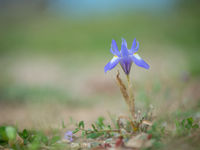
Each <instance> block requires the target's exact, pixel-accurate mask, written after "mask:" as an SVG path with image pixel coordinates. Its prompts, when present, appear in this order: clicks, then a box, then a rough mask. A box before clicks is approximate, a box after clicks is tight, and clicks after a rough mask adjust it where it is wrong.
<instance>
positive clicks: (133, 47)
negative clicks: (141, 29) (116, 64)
mask: <svg viewBox="0 0 200 150" xmlns="http://www.w3.org/2000/svg"><path fill="white" fill-rule="evenodd" d="M135 47H136V38H135V39H134V40H133V44H132V47H131V51H133V50H134V49H135Z"/></svg>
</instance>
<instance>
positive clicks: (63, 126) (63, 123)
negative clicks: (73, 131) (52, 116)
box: [62, 120, 66, 129]
mask: <svg viewBox="0 0 200 150" xmlns="http://www.w3.org/2000/svg"><path fill="white" fill-rule="evenodd" d="M62 128H63V129H65V128H66V126H65V122H64V121H63V120H62Z"/></svg>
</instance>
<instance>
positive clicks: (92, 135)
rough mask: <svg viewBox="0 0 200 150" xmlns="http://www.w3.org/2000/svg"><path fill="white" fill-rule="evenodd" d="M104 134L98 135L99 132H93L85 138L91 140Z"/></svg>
mask: <svg viewBox="0 0 200 150" xmlns="http://www.w3.org/2000/svg"><path fill="white" fill-rule="evenodd" d="M103 134H104V133H100V132H94V133H89V134H88V135H87V138H91V139H95V138H98V137H100V136H101V135H103Z"/></svg>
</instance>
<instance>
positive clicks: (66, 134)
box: [64, 131, 73, 142]
mask: <svg viewBox="0 0 200 150" xmlns="http://www.w3.org/2000/svg"><path fill="white" fill-rule="evenodd" d="M72 136H73V132H72V131H67V132H66V133H65V135H64V139H65V140H69V141H70V142H72V141H73V138H72Z"/></svg>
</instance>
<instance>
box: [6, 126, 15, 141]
mask: <svg viewBox="0 0 200 150" xmlns="http://www.w3.org/2000/svg"><path fill="white" fill-rule="evenodd" d="M6 135H7V137H8V139H9V140H15V139H16V136H17V131H16V129H15V128H13V127H11V126H8V127H6Z"/></svg>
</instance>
